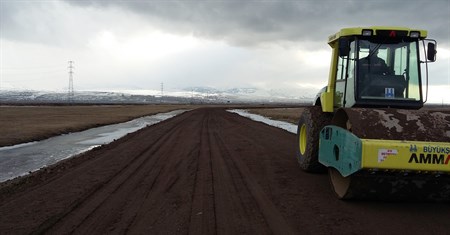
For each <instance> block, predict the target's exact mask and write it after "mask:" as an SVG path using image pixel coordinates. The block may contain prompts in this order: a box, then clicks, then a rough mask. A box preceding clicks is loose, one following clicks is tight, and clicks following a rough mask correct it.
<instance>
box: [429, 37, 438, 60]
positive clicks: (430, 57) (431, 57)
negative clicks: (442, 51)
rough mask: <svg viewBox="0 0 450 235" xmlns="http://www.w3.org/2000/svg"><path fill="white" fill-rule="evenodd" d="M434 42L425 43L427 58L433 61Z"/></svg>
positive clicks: (434, 52)
mask: <svg viewBox="0 0 450 235" xmlns="http://www.w3.org/2000/svg"><path fill="white" fill-rule="evenodd" d="M436 53H437V51H436V44H434V43H433V42H429V43H428V44H427V60H429V61H431V62H434V61H436Z"/></svg>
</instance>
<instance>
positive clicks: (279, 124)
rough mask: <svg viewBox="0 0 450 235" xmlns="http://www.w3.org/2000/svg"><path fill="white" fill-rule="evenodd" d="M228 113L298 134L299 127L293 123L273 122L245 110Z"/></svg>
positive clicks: (233, 110) (234, 110)
mask: <svg viewBox="0 0 450 235" xmlns="http://www.w3.org/2000/svg"><path fill="white" fill-rule="evenodd" d="M227 111H228V112H230V113H236V114H239V115H241V116H243V117H246V118H250V119H251V120H253V121H257V122H262V123H265V124H267V125H269V126H274V127H278V128H281V129H283V130H286V131H288V132H291V133H294V134H297V125H294V124H292V123H288V122H283V121H277V120H272V119H270V118H267V117H263V116H261V115H257V114H253V113H249V112H248V111H247V110H243V109H232V110H227Z"/></svg>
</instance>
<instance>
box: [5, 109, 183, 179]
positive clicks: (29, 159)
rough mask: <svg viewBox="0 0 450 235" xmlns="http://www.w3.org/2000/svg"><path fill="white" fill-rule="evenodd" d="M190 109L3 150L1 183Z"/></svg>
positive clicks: (8, 147)
mask: <svg viewBox="0 0 450 235" xmlns="http://www.w3.org/2000/svg"><path fill="white" fill-rule="evenodd" d="M185 111H186V110H176V111H172V112H168V113H161V114H156V115H153V116H146V117H141V118H137V119H134V120H131V121H129V122H124V123H119V124H113V125H107V126H102V127H97V128H92V129H89V130H85V131H81V132H75V133H70V134H65V135H60V136H56V137H52V138H49V139H46V140H42V141H35V142H30V143H24V144H18V145H14V146H7V147H0V182H3V181H6V180H8V179H13V178H16V177H18V176H22V175H26V174H28V173H29V172H33V171H36V170H38V169H40V168H42V167H45V166H49V165H52V164H54V163H56V162H58V161H61V160H63V159H66V158H69V157H72V156H74V155H77V154H80V153H82V152H85V151H88V150H90V149H93V148H95V147H97V146H100V145H103V144H107V143H110V142H112V141H114V140H115V139H119V138H121V137H123V136H125V135H126V134H128V133H132V132H135V131H137V130H139V129H142V128H144V127H146V126H149V125H154V124H156V123H158V122H161V121H163V120H166V119H169V118H171V117H174V116H176V115H178V114H181V113H183V112H185Z"/></svg>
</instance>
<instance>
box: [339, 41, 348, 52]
mask: <svg viewBox="0 0 450 235" xmlns="http://www.w3.org/2000/svg"><path fill="white" fill-rule="evenodd" d="M349 51H350V41H349V40H348V38H339V56H348V54H349Z"/></svg>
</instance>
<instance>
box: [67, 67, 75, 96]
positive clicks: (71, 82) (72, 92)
mask: <svg viewBox="0 0 450 235" xmlns="http://www.w3.org/2000/svg"><path fill="white" fill-rule="evenodd" d="M73 64H74V62H73V61H72V60H69V67H68V68H69V92H68V94H67V98H68V101H69V103H72V102H73V96H74V91H73V69H74V67H73Z"/></svg>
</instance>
